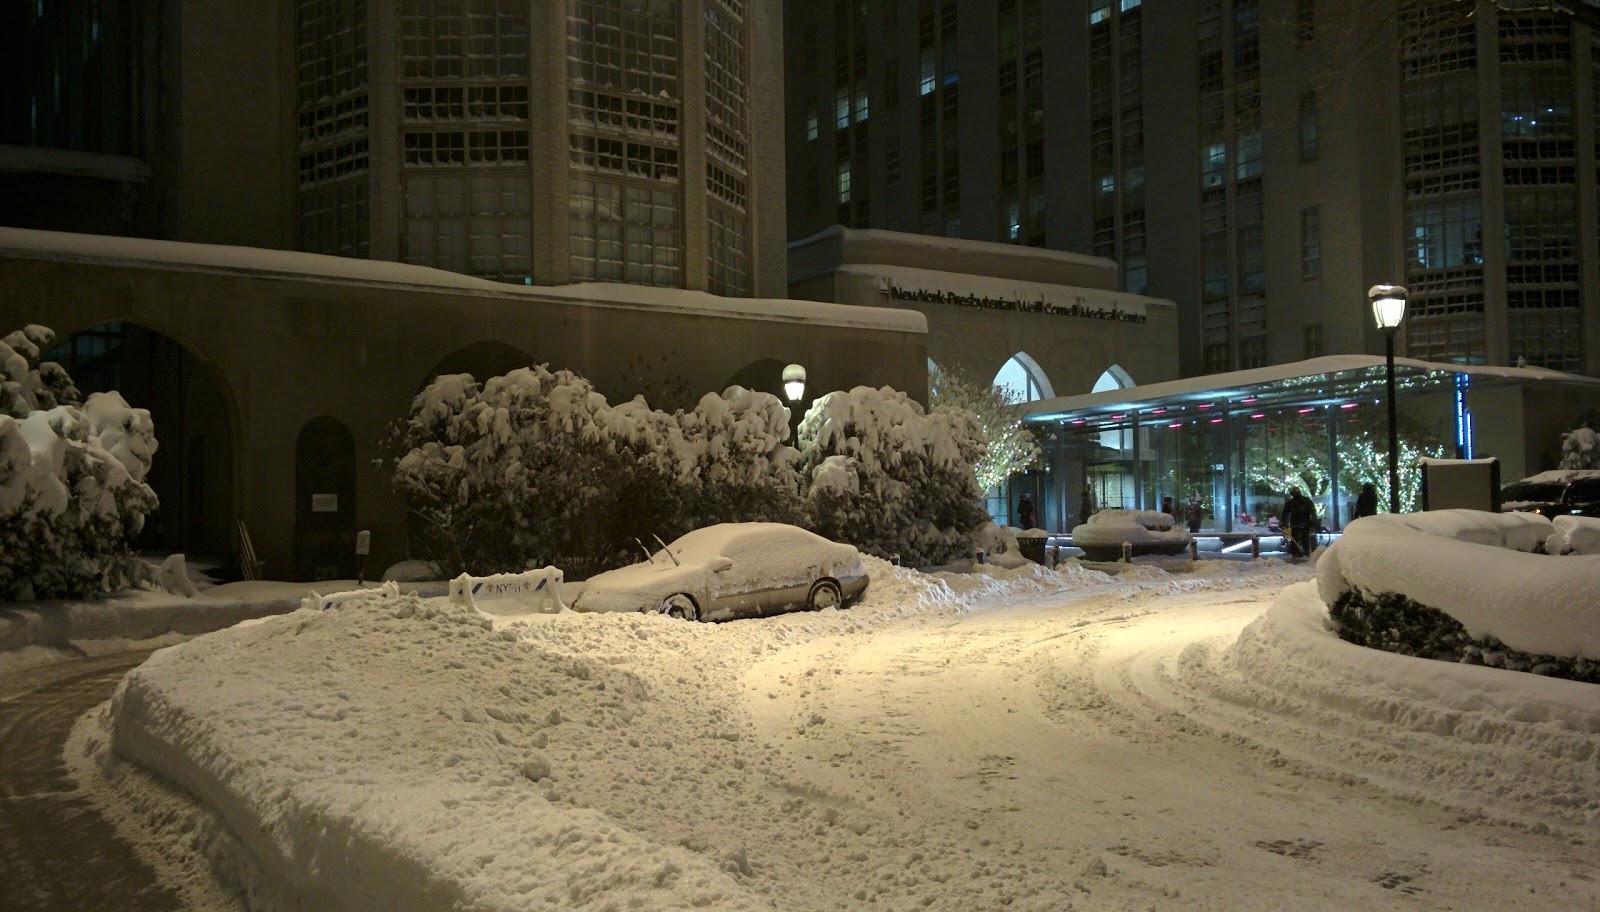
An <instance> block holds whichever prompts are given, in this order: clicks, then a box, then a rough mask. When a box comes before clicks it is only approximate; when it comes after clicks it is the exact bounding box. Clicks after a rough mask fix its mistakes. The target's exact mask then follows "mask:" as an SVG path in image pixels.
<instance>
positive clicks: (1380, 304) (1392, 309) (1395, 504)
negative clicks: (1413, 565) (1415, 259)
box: [1367, 285, 1406, 513]
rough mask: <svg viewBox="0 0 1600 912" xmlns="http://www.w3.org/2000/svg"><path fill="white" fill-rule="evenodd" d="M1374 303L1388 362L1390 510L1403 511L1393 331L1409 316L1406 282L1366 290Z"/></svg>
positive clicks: (1375, 286)
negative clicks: (1396, 415)
mask: <svg viewBox="0 0 1600 912" xmlns="http://www.w3.org/2000/svg"><path fill="white" fill-rule="evenodd" d="M1367 300H1368V301H1371V302H1372V319H1373V320H1374V321H1376V322H1377V324H1378V329H1380V330H1382V331H1383V347H1384V353H1385V357H1386V361H1387V365H1388V370H1387V372H1386V374H1385V377H1386V378H1387V380H1386V383H1387V387H1388V399H1389V512H1390V513H1399V512H1400V431H1399V428H1398V426H1397V423H1396V419H1395V410H1394V331H1395V330H1397V329H1399V328H1400V321H1401V320H1404V319H1405V318H1406V288H1405V286H1404V285H1374V286H1372V287H1371V288H1369V289H1367Z"/></svg>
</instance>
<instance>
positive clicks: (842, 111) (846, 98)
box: [833, 86, 850, 130]
mask: <svg viewBox="0 0 1600 912" xmlns="http://www.w3.org/2000/svg"><path fill="white" fill-rule="evenodd" d="M848 126H850V89H849V88H848V87H846V86H840V87H839V94H838V96H837V97H836V98H835V99H834V103H833V128H834V129H835V130H843V129H845V128H846V127H848Z"/></svg>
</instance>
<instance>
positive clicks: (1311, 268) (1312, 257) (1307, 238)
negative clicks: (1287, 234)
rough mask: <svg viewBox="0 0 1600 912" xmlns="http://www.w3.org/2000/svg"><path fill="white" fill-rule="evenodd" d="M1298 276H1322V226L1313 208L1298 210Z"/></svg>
mask: <svg viewBox="0 0 1600 912" xmlns="http://www.w3.org/2000/svg"><path fill="white" fill-rule="evenodd" d="M1300 275H1301V276H1302V277H1303V278H1307V279H1314V278H1316V277H1317V276H1320V275H1322V225H1321V221H1320V215H1319V213H1318V210H1317V208H1316V207H1315V206H1313V207H1311V208H1310V209H1301V210H1300Z"/></svg>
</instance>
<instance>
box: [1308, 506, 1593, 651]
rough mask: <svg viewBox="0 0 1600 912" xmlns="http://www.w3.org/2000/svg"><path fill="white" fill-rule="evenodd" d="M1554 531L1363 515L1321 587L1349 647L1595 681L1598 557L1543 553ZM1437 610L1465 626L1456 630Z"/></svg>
mask: <svg viewBox="0 0 1600 912" xmlns="http://www.w3.org/2000/svg"><path fill="white" fill-rule="evenodd" d="M1580 526H1581V524H1575V523H1566V524H1563V527H1562V528H1564V529H1577V528H1579V527H1580ZM1556 531H1557V527H1556V526H1554V525H1552V523H1551V522H1550V521H1549V520H1547V519H1545V518H1544V517H1542V516H1540V515H1538V514H1537V513H1489V512H1484V511H1479V510H1437V511H1433V512H1429V513H1409V514H1388V513H1383V514H1379V515H1377V516H1367V517H1363V518H1361V519H1358V520H1356V521H1355V522H1352V523H1351V524H1350V525H1349V526H1347V527H1346V528H1345V531H1344V534H1343V535H1342V536H1340V538H1339V540H1338V541H1336V542H1334V543H1333V544H1332V545H1331V546H1329V547H1328V549H1327V551H1326V552H1324V554H1323V557H1322V560H1321V562H1320V563H1318V565H1317V591H1318V594H1319V595H1320V596H1321V597H1322V601H1323V603H1324V604H1326V605H1328V606H1329V610H1330V612H1331V616H1332V617H1333V619H1334V621H1335V625H1336V626H1337V627H1338V628H1339V630H1340V635H1341V636H1344V637H1345V638H1346V639H1350V640H1352V641H1353V642H1359V643H1362V644H1363V645H1373V646H1378V647H1381V648H1396V649H1397V651H1399V647H1400V646H1404V647H1405V648H1406V649H1408V650H1411V654H1419V655H1433V654H1437V653H1439V652H1440V651H1441V650H1444V651H1446V652H1448V651H1449V650H1455V653H1456V655H1457V657H1458V658H1459V660H1460V661H1466V662H1475V663H1481V664H1487V665H1494V666H1496V667H1505V668H1516V669H1519V670H1527V671H1539V672H1541V673H1549V674H1556V675H1560V676H1562V677H1575V678H1576V679H1578V680H1597V677H1596V675H1597V674H1600V669H1597V667H1596V666H1595V665H1594V659H1593V657H1595V656H1600V605H1597V603H1596V601H1595V597H1594V596H1595V581H1596V580H1597V579H1600V554H1582V553H1574V554H1568V555H1565V556H1557V555H1556V554H1553V553H1539V552H1541V551H1548V550H1549V543H1550V542H1551V540H1552V537H1553V536H1554V534H1555V533H1556ZM1564 537H1565V536H1564V535H1563V538H1564ZM1580 537H1581V536H1580ZM1557 550H1558V551H1559V550H1560V548H1559V547H1558V549H1557ZM1423 609H1427V610H1423ZM1432 612H1439V613H1442V614H1443V615H1446V616H1448V617H1449V618H1451V619H1452V620H1453V622H1455V623H1456V624H1459V625H1460V631H1459V635H1457V634H1456V632H1455V631H1454V628H1453V627H1451V629H1450V630H1445V629H1444V627H1449V626H1450V625H1443V626H1441V625H1439V624H1436V623H1435V621H1436V620H1437V617H1436V616H1435V615H1434V614H1433V613H1432ZM1413 628H1414V629H1413ZM1425 628H1426V629H1425ZM1434 628H1437V630H1434ZM1407 630H1409V631H1410V632H1409V633H1408V632H1406V631H1407ZM1396 631H1399V632H1398V633H1397V632H1396ZM1435 634H1437V635H1435ZM1391 641H1392V644H1391Z"/></svg>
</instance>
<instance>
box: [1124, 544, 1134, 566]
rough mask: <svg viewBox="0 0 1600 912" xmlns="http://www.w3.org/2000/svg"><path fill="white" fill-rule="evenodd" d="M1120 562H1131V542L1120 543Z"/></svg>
mask: <svg viewBox="0 0 1600 912" xmlns="http://www.w3.org/2000/svg"><path fill="white" fill-rule="evenodd" d="M1122 562H1123V563H1124V564H1131V563H1133V542H1123V543H1122Z"/></svg>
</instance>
